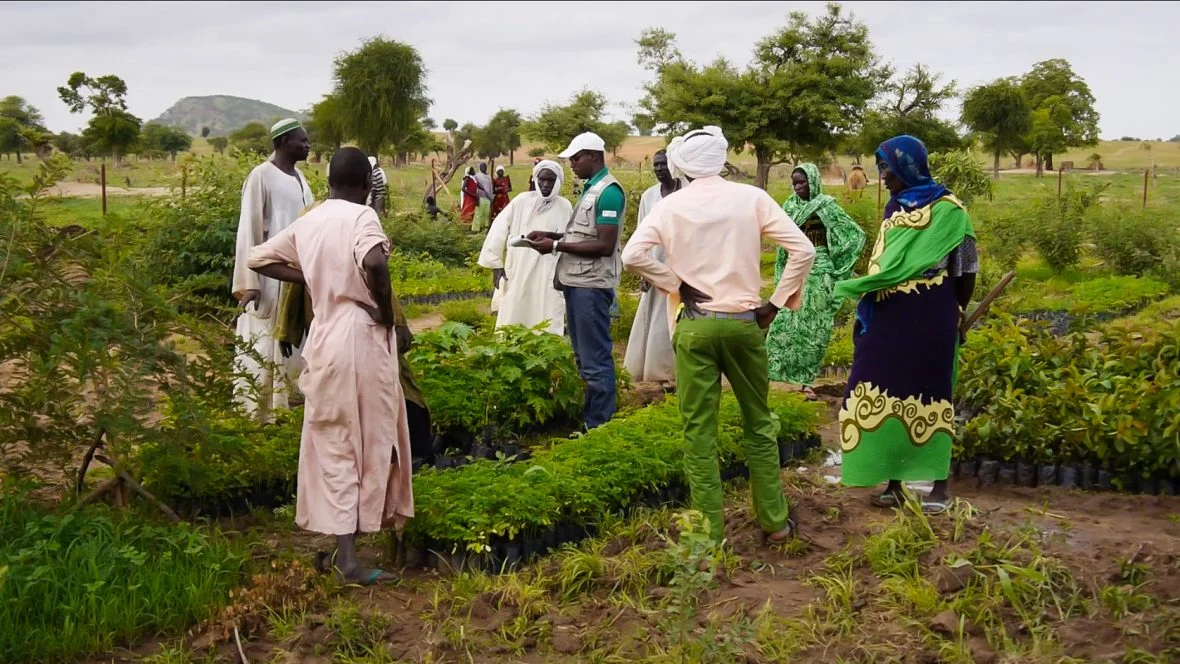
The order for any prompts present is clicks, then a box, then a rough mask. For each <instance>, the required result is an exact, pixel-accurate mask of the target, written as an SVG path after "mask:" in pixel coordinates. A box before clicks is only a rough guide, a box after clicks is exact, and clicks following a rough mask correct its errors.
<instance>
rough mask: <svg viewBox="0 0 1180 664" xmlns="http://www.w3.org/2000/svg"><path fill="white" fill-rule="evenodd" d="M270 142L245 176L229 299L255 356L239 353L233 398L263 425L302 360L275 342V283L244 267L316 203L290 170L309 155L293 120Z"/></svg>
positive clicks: (282, 402)
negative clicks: (259, 248) (263, 156)
mask: <svg viewBox="0 0 1180 664" xmlns="http://www.w3.org/2000/svg"><path fill="white" fill-rule="evenodd" d="M270 138H271V142H272V144H273V145H274V154H272V155H271V157H270V159H268V160H267V161H265V162H263V163H262V164H261V165H259V166H258V167H256V168H255V169H254V170H252V171H250V175H249V176H248V177H247V178H246V182H245V184H243V185H242V211H241V215H240V216H239V217H238V237H237V244H236V247H235V250H234V275H233V295H234V297H235V298H236V299H237V300H238V302H239V304H240V308H241V314H240V315H239V316H238V321H237V333H238V338H239V340H240V345H244V346H247V347H253V349H254V354H250V353H247V352H244V351H242V350H239V352H238V355H237V358H236V360H235V364H236V365H237V366H236V369H237V371H239V372H241V373H242V374H245V375H243V376H240V377H239V378H238V380H237V395H236V398H237V400H238V402H239V403H240V404H241V405H242V406H243V407H244V408H245V409H246V411H247V412H248V413H250V414H252V415H257V416H258V417H259V418H260V419H261V420H263V421H265V422H269V421H272V419H273V415H272V411H273V410H275V409H280V408H286V407H287V406H288V404H289V399H288V396H289V392H291V391H292V390H293V388H294V387H295V380H296V379H297V378H298V376H299V372H300V371H301V370H302V368H303V360H302V357H301V354H300V352H299V350H298V349H293V350H291V351H290V357H286V356H285V354H284V353H285V351H284V348H285V347H286V346H285V344H284V345H283V347H280V344H279V342H278V341H276V340H275V338H274V335H273V329H274V324H275V314H276V313H277V309H278V302H279V282H278V281H276V280H274V279H271V278H270V277H264V276H261V275H259V274H258V273H257V272H254V271H253V270H251V269H250V268H249V265H248V261H249V258H250V251H251V250H252V249H253V248H254V247H256V246H258V245H260V244H262V243H263V242H265V241H266V240H268V239H269V238H272V237H274V236H275V235H278V234H279V233H280V232H281V231H283V230H284V229H286V228H287V227H288V226H290V225H291V224H292V223H294V221H295V220H296V219H298V218H299V212H300V210H302V209H303V208H305V207H307V206H308V205H311V204H312V203H313V202H315V196H313V195H312V193H311V187H310V186H309V185H308V183H307V179H306V178H305V177H303V173H301V172H300V171H299V169H298V168H295V164H296V163H297V162H300V161H303V160H305V159H307V155H308V152H309V151H310V150H311V144H310V142H309V141H308V138H307V131H305V130H304V129H303V126H302V125H301V124H300V123H299V121H298V120H296V119H294V118H287V119H286V120H280V121H278V122H276V123H275V125H274V126H273V127H271V130H270ZM251 305H253V306H251ZM246 376H249V379H247V378H246Z"/></svg>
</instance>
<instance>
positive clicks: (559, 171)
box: [533, 159, 565, 214]
mask: <svg viewBox="0 0 1180 664" xmlns="http://www.w3.org/2000/svg"><path fill="white" fill-rule="evenodd" d="M541 171H551V172H552V173H553V174H554V175H556V176H557V182H555V183H553V191H551V192H549V195H548V196H546V195H544V194H542V193H541V185H540V183H538V184H537V202H536V205H535V206H534V207H533V211H534V212H536V213H538V214H540V213H542V212H544V211H545V210H548V209H549V208H550V207H552V206H553V201H556V200H557V197H558V196H560V195H561V183H562V181H563V180H565V174H564V172H563V171H564V169H563V168H562V167H561V164H559V163H557V162H556V161H553V160H552V159H545V160H544V161H541V162H539V163H538V164H537V165H536V166H533V181H534V182H536V180H537V176H538V175H540V174H541Z"/></svg>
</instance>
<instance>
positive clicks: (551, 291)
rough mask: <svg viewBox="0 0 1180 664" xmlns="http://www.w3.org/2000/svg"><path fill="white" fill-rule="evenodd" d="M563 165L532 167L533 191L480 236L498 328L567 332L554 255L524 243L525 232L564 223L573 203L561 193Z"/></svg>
mask: <svg viewBox="0 0 1180 664" xmlns="http://www.w3.org/2000/svg"><path fill="white" fill-rule="evenodd" d="M563 179H564V178H563V173H562V168H561V164H559V163H557V162H555V161H549V160H546V161H542V162H540V163H538V164H537V165H536V166H534V167H533V180H534V181H535V182H536V185H537V189H536V191H526V192H524V193H522V194H520V195H519V196H517V197H516V198H514V199H512V200H511V201H510V202H509V203H508V206H507V207H505V208H504V209H503V210H502V211H501V212H500V214H498V215H496V220H495V221H493V222H492V228H491V230H489V231H488V236H487V238H486V239H485V240H484V243H483V250H482V251H480V254H479V264H480V265H481V266H482V267H486V268H488V269H490V270H491V271H492V284H493V286H494V287H495V288H496V289H498V291H499V296H498V297H499V315H498V316H497V317H496V327H501V326H504V325H524V326H525V327H533V326H535V325H540V324H542V323H545V324H546V331H547V332H550V333H552V334H557V335H561V334H564V333H565V298H564V297H563V296H562V293H561V291H559V290H556V289H555V288H553V274H554V272H555V271H556V270H557V254H554V253H548V254H540V253H538V252H536V251H533V250H532V248H530V246H529V245H528V244H527V242H525V238H526V237H527V236H528V234H529V233H532V232H534V231H541V232H544V233H557V232H560V231H561V230H562V229H564V228H565V224H566V222H567V221H569V218H570V214H571V213H572V212H573V206H572V205H570V202H569V201H567V200H566V199H564V198H562V197H561V183H562V180H563Z"/></svg>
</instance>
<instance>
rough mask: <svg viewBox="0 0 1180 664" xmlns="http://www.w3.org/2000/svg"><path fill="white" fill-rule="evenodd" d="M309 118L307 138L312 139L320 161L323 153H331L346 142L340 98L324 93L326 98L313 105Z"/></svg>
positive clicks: (306, 125) (312, 148) (314, 150)
mask: <svg viewBox="0 0 1180 664" xmlns="http://www.w3.org/2000/svg"><path fill="white" fill-rule="evenodd" d="M308 115H309V118H308V120H307V122H305V123H304V128H305V129H306V130H307V138H308V140H310V141H311V151H312V153H313V154H314V155H315V160H316V161H317V162H318V161H320V160H321V159H322V158H323V154H324V153H327V154H329V155H331V154H332V153H333V152H335V151H336V150H338V149H339V148H340V146H341V145H342V144H343V143H344V139H345V133H344V118H343V114H342V113H341V106H340V100H339V98H337V97H336V96H335V95H324V98H323V99H321V100H319V101H318V102H316V103H315V104H314V105H313V106H312V107H311V112H310V113H309V114H308Z"/></svg>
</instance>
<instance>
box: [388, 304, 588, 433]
mask: <svg viewBox="0 0 1180 664" xmlns="http://www.w3.org/2000/svg"><path fill="white" fill-rule="evenodd" d="M538 329H539V328H538ZM407 360H408V361H409V362H410V363H411V364H412V365H413V367H414V373H415V375H417V376H418V377H419V378H418V382H419V385H420V386H421V387H422V391H423V392H424V393H425V395H426V400H427V403H429V404H430V416H431V419H432V421H433V423H434V425H435V426H436V427H437V428H438V429H440V430H447V429H452V428H454V429H460V430H465V431H469V432H473V433H477V432H479V431H481V430H482V429H483V427H485V426H489V425H493V426H496V427H497V428H498V429H499V430H500V431H501V432H522V431H526V430H529V429H533V428H536V427H538V426H541V425H545V424H547V423H550V422H554V421H561V420H563V419H568V418H573V417H575V416H576V415H577V414H578V413H579V412H580V411H581V408H582V380H581V378H580V377H579V376H578V369H577V366H576V365H575V364H574V353H573V349H572V348H571V347H570V345H569V342H568V341H567V340H566V339H565V337H560V336H557V335H553V334H547V333H544V332H539V331H534V330H530V329H528V328H525V327H521V326H517V325H509V326H505V327H502V328H500V329H498V330H490V329H489V330H482V331H478V332H477V331H475V330H473V329H472V328H471V327H469V326H467V325H463V324H461V323H446V324H444V325H443V326H442V327H440V328H438V329H436V330H431V331H429V332H425V333H423V334H420V335H418V336H417V337H415V341H414V347H413V349H412V350H411V351H410V352H409V354H408V356H407Z"/></svg>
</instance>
